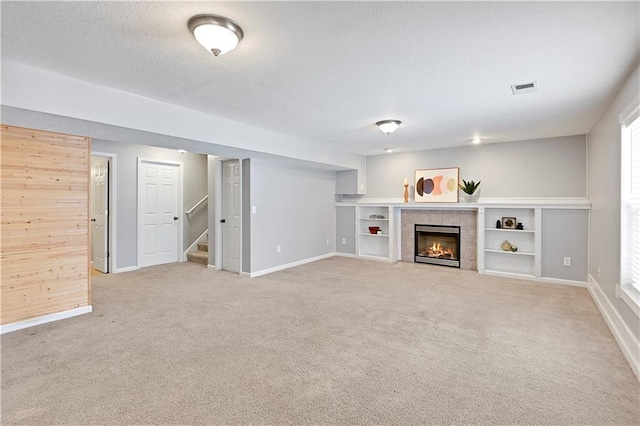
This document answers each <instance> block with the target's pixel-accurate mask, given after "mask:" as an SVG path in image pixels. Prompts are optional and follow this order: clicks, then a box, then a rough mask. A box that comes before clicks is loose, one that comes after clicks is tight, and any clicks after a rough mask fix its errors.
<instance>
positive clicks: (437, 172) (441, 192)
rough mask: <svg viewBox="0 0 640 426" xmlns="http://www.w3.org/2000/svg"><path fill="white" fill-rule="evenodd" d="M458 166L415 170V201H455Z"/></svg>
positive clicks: (456, 200)
mask: <svg viewBox="0 0 640 426" xmlns="http://www.w3.org/2000/svg"><path fill="white" fill-rule="evenodd" d="M459 181H460V168H459V167H449V168H442V169H424V170H416V172H415V180H414V183H415V184H414V189H415V197H414V200H415V202H416V203H457V202H458V188H459V187H458V184H459Z"/></svg>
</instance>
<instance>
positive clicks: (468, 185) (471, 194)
mask: <svg viewBox="0 0 640 426" xmlns="http://www.w3.org/2000/svg"><path fill="white" fill-rule="evenodd" d="M480 182H482V181H481V180H479V181H478V183H475V182H474V181H472V180H470V181H469V182H467V181H466V180H464V179H462V183H461V184H459V186H460V189H461V190H462V192H464V193H465V194H466V195H465V197H464V201H466V202H468V203H472V202H474V201H476V200H477V194H476V191H477V189H478V187H479V186H480Z"/></svg>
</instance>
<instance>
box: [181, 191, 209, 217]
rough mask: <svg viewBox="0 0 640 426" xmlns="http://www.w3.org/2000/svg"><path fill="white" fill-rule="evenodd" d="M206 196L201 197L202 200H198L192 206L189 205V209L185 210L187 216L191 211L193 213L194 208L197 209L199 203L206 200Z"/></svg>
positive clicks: (207, 196)
mask: <svg viewBox="0 0 640 426" xmlns="http://www.w3.org/2000/svg"><path fill="white" fill-rule="evenodd" d="M208 198H209V195H205V196H204V197H202V200H200V201H198V202H197V203H196V204H195V205H194V206H193V207H191V208H190V209H189V210H187V211H186V212H185V213H186V214H187V216H189V215H190V214H191V213H193V212H194V211H195V209H197V208H198V207H199V206H200V204H202V203H204V202H205V201H207V199H208Z"/></svg>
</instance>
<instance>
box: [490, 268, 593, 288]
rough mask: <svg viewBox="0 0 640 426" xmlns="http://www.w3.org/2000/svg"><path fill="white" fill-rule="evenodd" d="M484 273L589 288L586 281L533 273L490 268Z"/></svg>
mask: <svg viewBox="0 0 640 426" xmlns="http://www.w3.org/2000/svg"><path fill="white" fill-rule="evenodd" d="M484 274H485V275H492V276H494V277H505V278H515V279H518V280H528V281H537V282H541V283H548V284H560V285H570V286H573V287H582V288H587V283H586V282H585V281H573V280H565V279H562V278H548V277H535V276H533V275H526V274H517V273H512V272H502V271H494V270H489V269H485V271H484Z"/></svg>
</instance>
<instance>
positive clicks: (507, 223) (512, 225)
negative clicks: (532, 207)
mask: <svg viewBox="0 0 640 426" xmlns="http://www.w3.org/2000/svg"><path fill="white" fill-rule="evenodd" d="M516 223H517V222H516V218H515V217H503V218H502V229H516Z"/></svg>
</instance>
